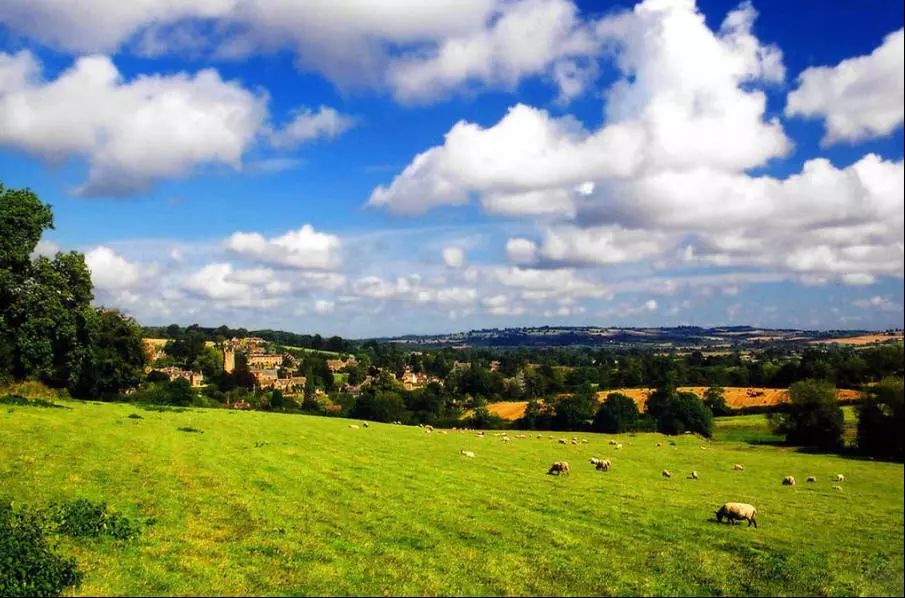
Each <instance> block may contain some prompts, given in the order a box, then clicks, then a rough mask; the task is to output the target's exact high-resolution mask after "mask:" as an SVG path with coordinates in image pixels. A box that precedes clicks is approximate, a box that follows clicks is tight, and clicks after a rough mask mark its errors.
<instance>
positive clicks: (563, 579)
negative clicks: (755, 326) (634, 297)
mask: <svg viewBox="0 0 905 598" xmlns="http://www.w3.org/2000/svg"><path fill="white" fill-rule="evenodd" d="M56 402H57V403H58V404H60V405H63V406H65V407H66V408H64V409H53V408H42V407H36V406H18V405H0V498H5V499H11V500H12V501H13V502H14V504H15V505H17V506H29V507H34V508H40V507H42V506H43V505H46V504H49V503H50V502H51V501H63V500H72V499H76V498H87V499H90V500H93V501H105V502H106V503H107V504H108V505H109V507H110V508H111V509H112V510H114V511H115V512H117V513H120V514H122V515H125V516H126V517H128V518H129V519H130V520H132V521H133V522H137V523H138V524H139V525H140V527H141V533H140V535H139V536H138V537H137V538H135V539H132V540H128V541H117V540H113V539H111V538H100V539H81V540H78V541H76V540H72V539H67V538H62V539H57V540H55V542H56V543H57V544H56V546H57V549H58V551H60V552H62V553H65V554H67V555H70V556H73V557H74V558H75V559H76V561H77V563H78V565H79V568H80V569H81V570H82V571H83V573H84V581H83V583H82V584H81V586H79V587H78V588H76V589H75V590H74V593H75V594H85V595H96V594H132V595H135V594H202V595H205V594H236V595H240V594H333V595H336V594H338V595H348V594H375V595H384V594H393V595H395V594H408V595H435V594H478V595H512V594H548V595H549V594H561V595H583V594H604V595H609V594H656V595H679V594H681V595H689V594H694V595H737V594H749V595H750V594H759V595H801V594H809V595H902V594H903V593H905V587H903V506H905V505H903V466H902V465H901V464H895V463H883V462H874V461H868V460H855V459H849V458H843V457H839V456H833V455H820V454H808V453H803V452H797V451H795V450H792V449H786V448H779V447H777V446H774V445H771V444H765V443H764V442H749V440H755V441H757V440H762V441H763V440H766V441H769V440H770V438H769V432H768V431H766V429H765V428H764V422H765V419H764V418H763V416H750V417H748V418H746V419H742V418H732V419H724V420H720V421H719V422H718V425H717V435H716V438H717V440H714V441H707V440H702V439H700V438H698V437H695V436H681V437H678V438H672V439H671V438H668V437H665V436H661V435H658V434H638V435H622V436H617V437H612V436H603V435H597V434H584V433H582V434H571V433H568V434H566V433H553V434H548V433H543V434H542V438H537V434H538V433H536V432H533V433H532V432H527V433H526V434H527V438H524V439H520V438H516V435H517V434H518V432H511V433H510V438H511V439H512V440H511V442H509V443H506V442H503V441H502V440H501V439H500V438H498V437H495V436H494V435H493V433H492V432H488V433H487V436H486V437H485V438H478V437H476V435H475V434H474V433H470V432H467V433H466V432H455V431H449V432H448V433H442V432H440V431H434V432H433V433H428V432H426V431H424V430H422V429H420V428H417V427H404V426H396V425H390V424H376V423H372V424H370V426H369V427H367V428H364V427H359V428H358V429H353V428H351V427H350V425H351V424H358V425H360V424H361V422H353V421H350V420H344V419H333V418H321V417H306V416H297V415H282V414H271V413H261V412H238V411H227V410H216V409H189V410H183V411H172V410H170V411H160V410H146V409H142V408H141V407H139V406H135V405H128V404H101V403H86V402H77V401H56ZM130 416H131V417H130ZM180 428H181V429H180ZM186 430H194V431H186ZM550 436H552V437H553V439H551V438H550ZM572 436H577V437H579V438H583V439H587V440H588V442H587V443H586V444H585V443H580V444H577V445H572V444H567V445H562V444H559V443H558V442H557V441H556V440H555V439H559V438H571V437H572ZM611 438H616V439H617V440H618V441H619V442H622V443H623V446H624V448H623V449H622V450H615V449H614V447H612V446H611V445H610V444H608V441H609V440H610V439H611ZM670 441H672V442H674V444H671V443H670ZM658 442H659V443H661V446H660V447H657V443H658ZM702 447H703V448H702ZM461 449H467V450H471V451H474V452H475V454H476V457H475V458H473V459H471V458H465V457H463V456H461V455H460V454H459V451H460V450H461ZM593 456H599V457H608V458H610V459H611V460H612V462H613V469H612V470H611V471H610V472H608V473H602V472H598V471H595V469H594V468H593V467H592V466H591V465H590V464H589V463H588V459H589V458H590V457H593ZM557 460H566V461H569V462H570V463H571V465H572V473H571V475H570V476H563V477H556V476H549V475H546V471H547V469H548V467H549V466H550V463H551V462H553V461H557ZM735 463H740V464H743V465H744V468H745V469H744V471H734V470H733V465H734V464H735ZM663 469H668V470H670V471H671V472H672V478H671V479H665V478H663V477H662V476H661V471H662V470H663ZM692 470H696V471H697V472H698V474H699V476H700V479H699V480H696V481H695V480H691V479H688V478H687V476H688V474H689V473H690V472H691V471H692ZM837 473H843V474H844V475H845V477H846V481H845V482H843V483H841V484H840V485H841V486H842V490H841V491H840V490H834V489H833V486H834V485H835V484H836V483H835V482H832V481H831V478H832V477H833V476H835V475H836V474H837ZM786 475H794V476H795V477H796V478H797V479H798V482H799V483H798V485H797V486H794V487H787V486H782V485H781V483H780V482H781V480H782V478H783V476H786ZM809 475H814V476H817V483H805V479H806V478H807V476H809ZM726 501H741V502H749V503H752V504H754V505H755V506H756V507H757V509H758V523H759V528H757V529H755V528H753V527H751V528H749V527H746V526H744V525H735V526H729V525H726V524H722V525H721V524H718V523H716V521H715V519H714V511H715V510H716V509H717V508H718V507H719V506H720V505H721V504H722V503H724V502H726Z"/></svg>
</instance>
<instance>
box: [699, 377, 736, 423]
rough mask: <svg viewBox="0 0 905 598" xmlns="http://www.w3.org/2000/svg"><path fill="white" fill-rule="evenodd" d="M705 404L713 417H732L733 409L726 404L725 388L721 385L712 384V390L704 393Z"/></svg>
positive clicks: (709, 389)
mask: <svg viewBox="0 0 905 598" xmlns="http://www.w3.org/2000/svg"><path fill="white" fill-rule="evenodd" d="M704 404H705V405H707V407H709V408H710V411H711V412H712V413H713V415H715V416H717V417H719V416H721V415H730V414H731V413H732V409H730V408H729V405H727V404H726V397H725V395H724V394H723V387H722V386H720V385H719V384H711V385H710V388H708V389H707V390H706V391H704Z"/></svg>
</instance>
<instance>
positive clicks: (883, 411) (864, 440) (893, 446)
mask: <svg viewBox="0 0 905 598" xmlns="http://www.w3.org/2000/svg"><path fill="white" fill-rule="evenodd" d="M865 394H866V395H867V396H866V400H865V401H864V403H862V404H861V406H860V407H859V408H858V449H859V450H860V451H861V452H862V453H864V454H867V455H873V456H875V457H892V458H895V459H898V460H900V461H901V460H902V459H903V457H905V447H903V444H905V442H903V441H905V385H903V381H902V380H901V379H896V378H884V379H883V380H881V381H880V382H878V383H877V384H876V385H875V386H873V387H871V388H869V389H868V390H867V392H866V393H865Z"/></svg>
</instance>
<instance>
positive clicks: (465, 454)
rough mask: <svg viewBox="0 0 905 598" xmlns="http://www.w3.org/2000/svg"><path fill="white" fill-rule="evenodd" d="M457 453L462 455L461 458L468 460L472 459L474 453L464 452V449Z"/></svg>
mask: <svg viewBox="0 0 905 598" xmlns="http://www.w3.org/2000/svg"><path fill="white" fill-rule="evenodd" d="M459 452H460V453H462V456H463V457H469V458H471V459H474V453H473V452H471V451H466V450H465V449H462V450H461V451H459Z"/></svg>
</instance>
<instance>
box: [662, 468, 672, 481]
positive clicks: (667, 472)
mask: <svg viewBox="0 0 905 598" xmlns="http://www.w3.org/2000/svg"><path fill="white" fill-rule="evenodd" d="M661 475H662V476H663V477H664V478H667V479H669V478H671V477H672V474H671V473H670V472H669V470H668V469H664V470H663V473H662V474H661Z"/></svg>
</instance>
